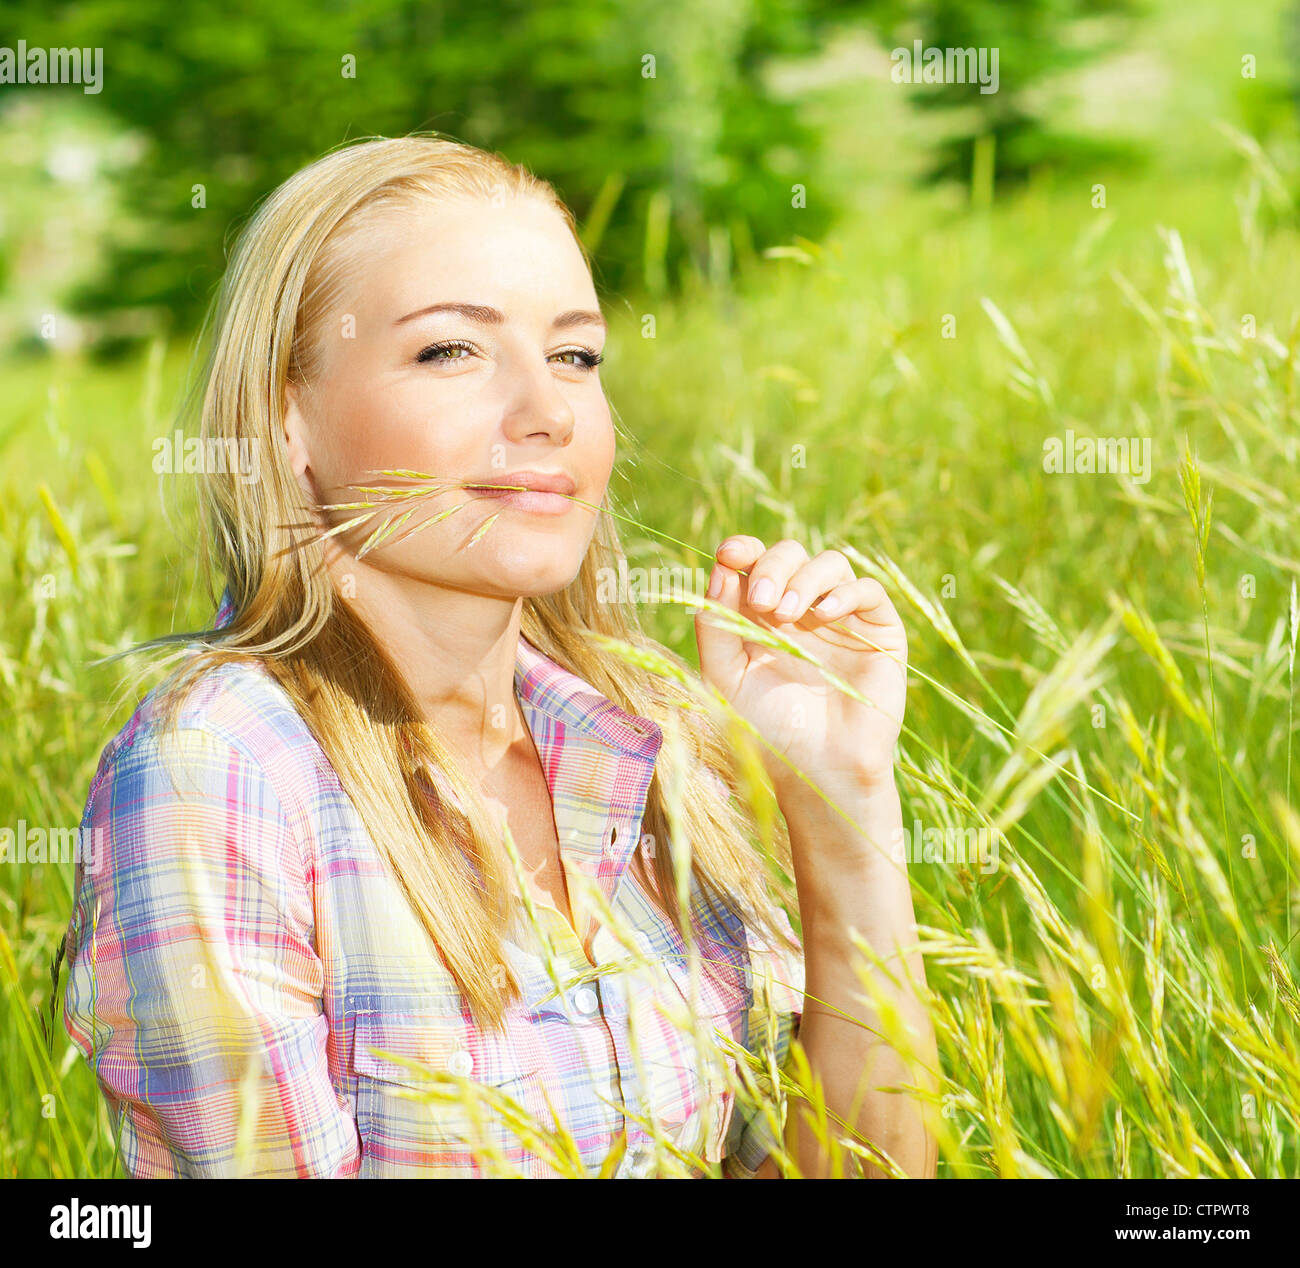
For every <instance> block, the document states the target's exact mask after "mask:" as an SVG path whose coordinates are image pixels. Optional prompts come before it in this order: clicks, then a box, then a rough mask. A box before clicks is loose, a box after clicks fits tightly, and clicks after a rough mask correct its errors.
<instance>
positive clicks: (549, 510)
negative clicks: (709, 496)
mask: <svg viewBox="0 0 1300 1268" xmlns="http://www.w3.org/2000/svg"><path fill="white" fill-rule="evenodd" d="M349 249H350V251H351V252H352V255H351V258H352V260H353V261H354V263H353V265H352V268H351V271H350V274H349V280H348V282H347V284H346V285H345V286H344V288H343V291H342V293H341V295H340V298H339V300H338V305H337V309H336V310H335V311H334V312H332V313H328V314H327V315H326V317H325V322H324V327H323V330H324V334H323V336H322V339H323V343H322V346H321V348H320V362H319V365H320V372H319V375H318V377H317V378H316V379H315V380H314V381H313V382H311V383H310V384H309V385H308V386H307V390H305V391H304V390H302V389H295V388H293V387H291V389H290V393H289V400H288V408H287V411H286V417H285V432H286V442H287V444H288V452H289V458H290V462H291V464H292V466H293V468H294V472H295V474H296V475H297V476H298V479H299V482H300V483H302V484H303V486H304V488H305V489H307V490H309V494H310V496H312V497H315V498H316V499H318V500H319V501H320V502H321V503H332V502H356V501H359V500H361V499H362V498H363V497H364V496H365V495H363V494H359V493H357V492H356V491H355V490H351V489H349V488H348V487H347V486H348V485H350V484H361V485H371V486H375V485H378V486H392V487H395V488H400V487H406V488H413V487H415V486H414V484H413V483H411V482H410V481H404V480H398V479H394V478H391V477H386V476H380V475H377V474H375V473H376V472H379V471H383V470H407V471H417V472H422V473H425V474H428V475H431V476H436V477H438V478H439V479H449V480H467V481H481V482H487V483H491V484H514V483H525V482H527V477H524V476H522V475H520V477H519V479H512V476H514V475H516V473H523V472H531V473H533V474H534V475H537V476H542V477H558V479H559V481H560V487H561V488H562V490H564V491H567V492H569V493H571V494H573V495H574V496H575V497H578V498H581V499H582V500H583V501H584V502H589V503H591V504H592V505H599V504H600V502H601V499H602V498H603V496H604V493H605V486H606V484H607V483H608V481H609V476H610V471H611V469H612V467H613V462H614V448H615V437H614V428H613V424H612V422H611V419H610V414H609V406H608V404H607V403H606V401H605V394H604V391H603V390H602V388H601V383H600V372H599V370H598V369H596V368H594V367H592V366H589V365H588V364H587V362H588V361H589V360H591V359H593V358H597V357H599V356H600V354H601V350H602V348H603V346H604V341H605V325H604V322H603V320H602V318H601V317H600V312H599V307H600V306H599V303H598V301H597V299H596V292H595V288H594V286H593V285H592V281H591V275H590V273H589V272H588V269H587V265H586V262H585V261H584V260H583V258H582V253H581V252H580V250H579V249H578V245H577V243H576V242H574V240H573V235H572V234H571V233H570V231H569V229H568V226H567V225H566V224H565V222H564V219H563V217H562V216H561V215H560V213H559V212H557V211H556V210H555V209H553V208H551V207H548V206H546V205H545V204H544V203H541V202H540V201H538V200H535V199H533V200H529V199H524V200H520V201H512V200H507V201H506V202H505V203H504V204H503V205H494V204H493V203H491V202H489V201H487V200H477V199H475V200H470V199H458V200H456V201H453V202H449V203H443V204H437V205H429V206H426V207H424V208H422V209H420V210H418V211H412V212H404V213H401V214H400V215H399V214H392V215H388V216H386V217H385V218H384V219H383V220H382V221H381V222H377V223H372V224H371V226H370V227H369V228H367V229H365V230H361V231H358V236H357V238H356V240H355V241H354V242H353V243H352V244H351V245H350V248H349ZM569 482H571V483H569ZM457 503H463V504H465V505H464V506H463V509H461V510H459V511H457V512H456V513H455V514H454V515H451V516H449V517H448V518H447V519H445V520H443V521H442V522H440V523H437V524H432V525H430V526H429V527H427V528H424V529H422V530H421V531H420V532H418V533H416V534H415V535H414V536H412V537H410V538H409V539H408V540H405V541H402V542H399V543H398V544H396V545H382V546H380V547H378V548H377V549H375V550H374V551H372V552H371V553H368V554H366V555H365V557H364V559H363V560H361V561H360V565H359V569H358V570H360V569H361V568H364V567H365V566H367V565H369V566H373V567H375V568H378V569H381V570H383V571H384V572H386V573H391V574H400V575H403V576H406V577H410V578H415V579H417V580H421V581H427V582H430V583H433V584H437V585H441V586H447V587H451V588H455V589H459V590H464V591H468V592H471V593H476V594H485V595H494V596H500V597H508V598H515V597H518V596H521V595H538V594H551V593H554V592H555V591H557V590H561V589H563V588H564V587H565V586H566V585H568V584H569V583H570V582H571V581H572V580H573V578H574V577H575V576H576V575H577V573H578V570H579V568H580V567H581V564H582V560H583V557H584V556H585V554H586V551H587V547H588V544H589V543H590V541H591V536H592V533H593V532H594V530H595V523H596V515H597V512H596V511H594V510H591V509H589V508H588V507H586V506H582V505H579V504H578V503H577V502H572V501H569V500H568V499H567V498H563V497H557V496H555V495H554V493H552V494H551V495H550V496H546V495H545V494H543V493H533V494H528V495H521V494H511V495H505V496H503V495H500V494H496V495H487V496H485V495H483V494H480V493H476V492H475V491H473V490H467V489H449V490H447V491H446V492H442V493H438V494H436V495H434V496H431V497H429V498H427V499H423V500H421V501H419V502H418V503H414V505H415V506H416V509H415V510H414V511H413V513H412V515H411V517H410V519H408V520H406V521H405V523H403V524H402V525H401V527H400V528H398V529H397V530H396V533H395V535H396V536H401V535H404V534H405V533H406V532H407V530H409V529H410V528H411V527H412V526H413V525H414V524H416V523H418V522H421V521H424V520H427V519H431V518H432V517H434V516H436V515H437V514H438V513H439V512H440V511H444V510H446V509H447V508H448V507H451V506H453V505H455V504H457ZM412 505H413V503H412V502H396V503H390V504H389V505H388V506H387V507H386V508H385V509H384V511H383V512H381V515H380V516H377V517H375V518H374V519H372V520H370V521H368V522H367V523H366V524H364V525H362V526H361V527H360V528H358V529H355V530H352V531H351V532H350V533H348V534H347V535H346V537H347V539H348V541H349V543H350V544H351V547H352V549H353V550H354V551H355V550H358V549H360V547H361V544H362V543H363V542H364V541H365V540H366V538H367V537H368V536H369V534H370V533H371V531H372V530H373V529H374V528H376V527H377V526H378V525H379V524H380V523H381V522H382V519H383V517H384V516H386V515H390V514H391V515H392V516H393V517H394V518H396V517H398V516H400V515H402V514H403V513H404V512H405V511H407V510H408V509H410V508H411V507H412ZM361 513H362V512H360V511H331V512H327V513H326V514H327V516H328V517H329V519H330V521H331V522H332V523H340V522H342V521H343V520H345V519H346V518H348V517H351V516H355V515H358V514H361ZM493 515H495V516H496V517H497V518H496V520H495V522H494V523H493V524H492V525H491V527H490V528H489V529H488V530H487V532H486V533H485V534H484V535H483V536H482V537H481V539H480V540H479V541H477V542H475V543H474V544H473V545H472V546H471V545H470V541H471V539H472V538H473V537H474V536H475V534H476V532H477V531H478V530H479V529H480V528H481V527H482V526H483V525H484V524H485V523H486V521H487V520H488V519H489V517H491V516H493ZM357 580H358V583H360V580H361V579H360V577H358V578H357Z"/></svg>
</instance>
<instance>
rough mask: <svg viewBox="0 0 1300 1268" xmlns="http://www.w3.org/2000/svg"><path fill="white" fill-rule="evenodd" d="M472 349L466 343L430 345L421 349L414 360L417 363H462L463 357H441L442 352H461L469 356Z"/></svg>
mask: <svg viewBox="0 0 1300 1268" xmlns="http://www.w3.org/2000/svg"><path fill="white" fill-rule="evenodd" d="M473 351H474V350H473V348H471V347H470V345H469V344H467V343H431V344H430V345H429V346H428V347H427V348H421V349H420V352H419V355H418V356H417V357H416V358H415V359H416V360H417V361H463V360H464V359H465V357H458V356H442V355H441V354H442V353H444V352H449V353H455V352H463V353H465V356H469V355H470V354H471V353H472V352H473Z"/></svg>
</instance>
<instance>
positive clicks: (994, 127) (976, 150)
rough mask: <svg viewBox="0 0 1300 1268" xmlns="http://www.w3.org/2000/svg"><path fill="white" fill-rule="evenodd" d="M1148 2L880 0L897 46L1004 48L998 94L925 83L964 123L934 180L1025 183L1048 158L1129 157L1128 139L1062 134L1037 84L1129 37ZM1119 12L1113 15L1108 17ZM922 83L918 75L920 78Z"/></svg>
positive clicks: (1059, 161)
mask: <svg viewBox="0 0 1300 1268" xmlns="http://www.w3.org/2000/svg"><path fill="white" fill-rule="evenodd" d="M1140 4H1141V0H1015V3H1014V4H1008V3H1007V2H1006V0H878V3H876V4H874V5H873V6H872V8H873V16H874V18H875V21H876V23H877V29H878V30H879V31H880V32H881V33H882V34H883V35H884V37H885V38H886V41H887V46H890V47H892V46H894V45H898V46H899V47H902V48H907V49H910V48H912V47H913V43H914V41H916V40H920V41H921V42H922V45H923V46H924V47H925V48H939V49H950V48H951V49H968V48H970V49H977V50H978V49H986V50H988V49H997V51H998V77H997V78H998V86H997V91H996V92H990V93H981V92H980V90H979V87H978V86H973V85H971V84H969V83H936V84H933V85H929V86H926V87H923V88H922V89H920V90H918V91H917V94H916V102H917V105H918V106H920V107H921V108H922V109H931V110H948V111H953V112H954V119H955V126H954V127H953V128H952V130H951V131H950V132H949V134H948V135H947V137H946V138H945V139H944V140H943V141H942V142H941V143H940V144H939V145H938V147H937V148H936V152H935V157H934V162H933V163H932V164H931V167H930V172H929V175H930V178H931V179H936V180H937V179H955V180H960V181H972V183H973V184H974V185H975V186H976V189H975V193H976V196H977V197H979V196H980V193H981V190H980V188H979V187H980V186H981V184H984V185H986V186H987V190H986V191H985V192H987V191H988V190H991V189H992V187H993V184H994V177H995V174H996V178H997V183H998V184H1003V183H1008V184H1010V183H1016V182H1018V181H1019V180H1021V179H1023V178H1024V177H1025V176H1027V175H1028V173H1030V172H1031V171H1035V170H1038V169H1041V168H1043V167H1045V166H1054V165H1071V166H1073V165H1082V164H1084V163H1086V162H1088V161H1090V160H1092V159H1095V158H1099V157H1104V158H1109V159H1117V158H1121V157H1128V156H1129V151H1128V150H1127V148H1126V147H1123V146H1119V145H1115V144H1112V143H1110V142H1107V141H1105V140H1098V139H1096V138H1090V137H1082V136H1065V135H1061V134H1059V133H1057V132H1055V131H1053V129H1052V128H1051V125H1050V124H1049V123H1048V122H1047V121H1046V120H1045V119H1044V118H1043V117H1042V113H1041V112H1042V109H1043V107H1042V106H1041V105H1037V104H1035V102H1034V100H1033V97H1034V90H1035V89H1037V88H1038V87H1039V86H1040V85H1041V84H1042V83H1043V82H1044V81H1045V80H1047V79H1049V78H1050V77H1051V76H1053V75H1057V74H1060V73H1061V72H1064V71H1068V70H1072V69H1074V68H1076V67H1078V66H1081V65H1083V64H1084V63H1086V62H1089V61H1092V60H1094V59H1096V58H1098V57H1100V56H1102V55H1104V54H1105V53H1108V52H1111V51H1113V50H1114V49H1115V48H1116V47H1118V45H1119V41H1120V38H1121V36H1122V34H1123V32H1124V29H1125V24H1124V23H1123V22H1121V21H1119V20H1118V19H1123V18H1127V17H1129V16H1131V15H1133V14H1134V13H1135V12H1136V11H1137V10H1138V9H1139V7H1140ZM1108 19H1109V20H1108ZM913 82H915V80H914V81H913Z"/></svg>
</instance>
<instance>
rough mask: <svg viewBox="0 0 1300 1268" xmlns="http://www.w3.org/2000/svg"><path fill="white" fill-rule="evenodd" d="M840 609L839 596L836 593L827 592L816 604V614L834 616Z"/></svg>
mask: <svg viewBox="0 0 1300 1268" xmlns="http://www.w3.org/2000/svg"><path fill="white" fill-rule="evenodd" d="M839 610H840V598H839V596H838V595H834V594H828V595H827V596H826V597H825V598H824V599H823V600H822V601H821V602H820V603H819V604H818V605H817V615H818V616H834V615H835V613H836V612H838V611H839Z"/></svg>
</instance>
